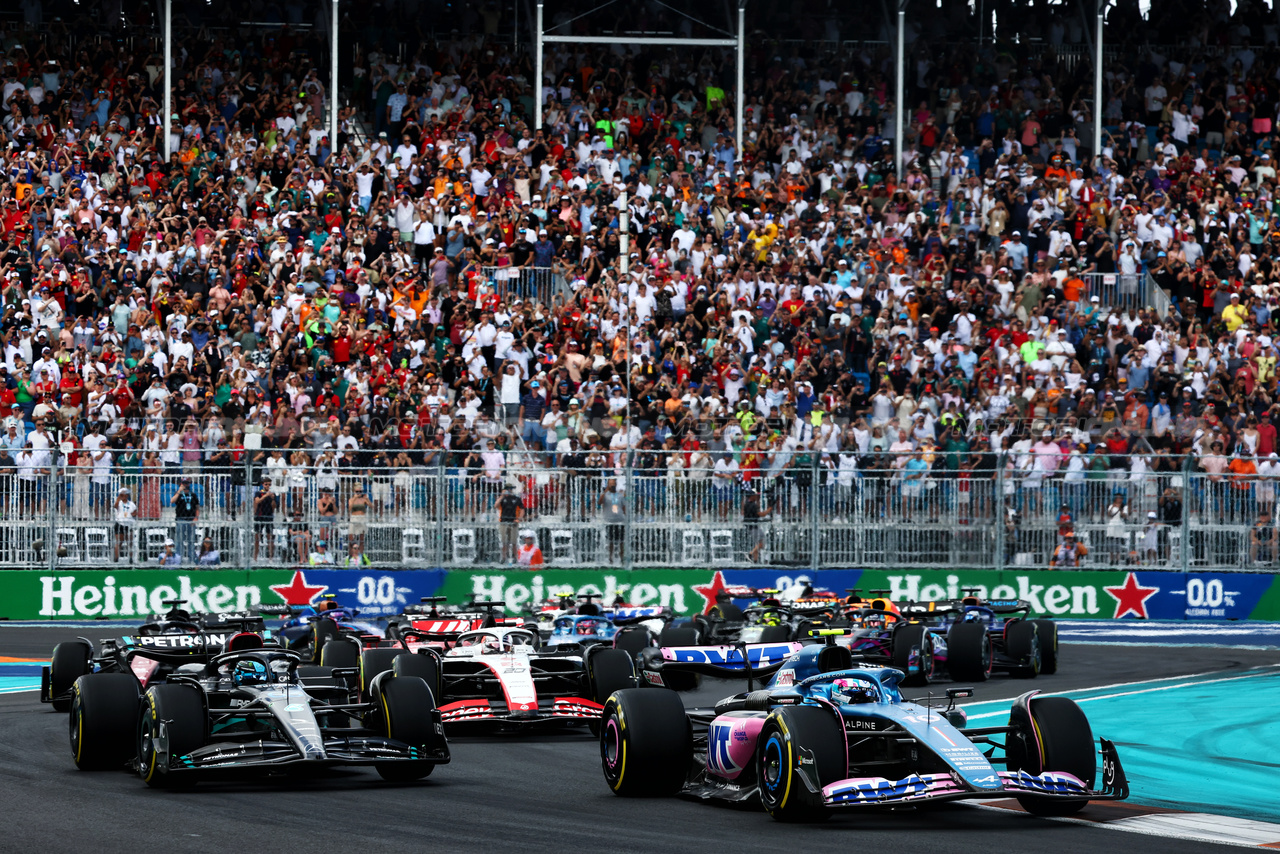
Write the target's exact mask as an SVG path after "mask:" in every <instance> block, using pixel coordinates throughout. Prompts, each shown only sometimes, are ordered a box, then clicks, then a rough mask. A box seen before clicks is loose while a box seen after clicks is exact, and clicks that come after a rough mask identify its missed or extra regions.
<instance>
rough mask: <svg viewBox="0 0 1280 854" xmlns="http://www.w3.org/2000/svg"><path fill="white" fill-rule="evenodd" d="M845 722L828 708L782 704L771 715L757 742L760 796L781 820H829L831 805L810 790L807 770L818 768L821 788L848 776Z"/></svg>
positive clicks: (767, 810) (765, 806)
mask: <svg viewBox="0 0 1280 854" xmlns="http://www.w3.org/2000/svg"><path fill="white" fill-rule="evenodd" d="M845 754H846V748H845V741H844V725H843V724H842V723H841V721H840V718H839V716H838V715H836V714H835V713H833V712H831V711H830V710H828V709H820V708H817V707H809V706H794V707H791V708H782V709H779V710H778V711H776V712H774V713H773V714H771V715H769V717H768V718H767V719H766V720H765V724H764V728H763V729H762V730H761V731H760V738H759V740H758V741H757V742H756V769H757V779H758V780H759V783H760V802H761V804H762V805H763V806H764V809H765V812H767V813H769V815H771V816H773V817H774V818H775V819H777V820H778V821H824V820H825V819H827V818H828V817H830V815H831V812H832V811H831V809H829V808H828V807H826V806H824V805H823V803H822V795H821V794H817V793H814V792H811V791H809V787H808V786H807V785H806V784H805V781H804V779H803V778H802V776H801V775H802V774H804V773H806V772H805V771H803V770H802V769H803V768H806V767H808V768H812V769H813V771H812V773H815V774H816V775H817V780H816V781H814V782H816V783H817V784H818V789H819V791H820V790H821V788H822V787H823V786H828V785H830V784H831V783H834V782H836V781H837V780H841V779H843V778H844V777H845V775H846V772H847V770H848V769H847V768H846V767H845Z"/></svg>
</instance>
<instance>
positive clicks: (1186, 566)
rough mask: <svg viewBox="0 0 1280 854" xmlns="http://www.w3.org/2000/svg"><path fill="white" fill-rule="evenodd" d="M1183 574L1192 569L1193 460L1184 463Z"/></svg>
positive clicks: (1189, 459)
mask: <svg viewBox="0 0 1280 854" xmlns="http://www.w3.org/2000/svg"><path fill="white" fill-rule="evenodd" d="M1180 551H1181V552H1182V554H1181V555H1179V557H1181V559H1182V560H1181V563H1182V572H1183V574H1184V575H1185V574H1186V573H1187V572H1188V571H1189V570H1190V569H1191V458H1190V457H1186V458H1185V459H1184V460H1183V461H1182V548H1181V550H1180Z"/></svg>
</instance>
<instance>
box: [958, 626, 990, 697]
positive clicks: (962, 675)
mask: <svg viewBox="0 0 1280 854" xmlns="http://www.w3.org/2000/svg"><path fill="white" fill-rule="evenodd" d="M991 658H992V655H991V638H990V637H988V636H987V627H986V626H984V625H983V624H981V623H956V624H955V625H953V626H952V627H951V629H950V631H948V632H947V674H948V675H949V676H950V677H951V678H952V679H953V680H955V681H956V682H986V681H987V679H988V678H989V677H990V676H991Z"/></svg>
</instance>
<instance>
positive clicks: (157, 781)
mask: <svg viewBox="0 0 1280 854" xmlns="http://www.w3.org/2000/svg"><path fill="white" fill-rule="evenodd" d="M161 721H164V722H165V730H166V732H167V733H168V736H169V758H170V760H172V759H175V758H177V757H179V756H185V755H186V754H188V753H190V752H191V751H193V750H195V749H196V748H198V747H200V746H201V745H203V744H204V743H205V741H206V740H207V735H206V729H207V727H208V724H209V716H208V714H207V713H206V712H205V708H204V697H203V696H202V694H201V691H200V689H199V688H197V687H195V686H194V685H152V686H151V687H150V688H148V689H147V693H146V694H144V695H143V696H142V706H141V710H140V712H139V713H138V740H137V746H138V747H137V749H138V775H139V776H140V777H142V780H143V782H145V783H146V784H147V785H148V786H151V787H153V788H166V789H168V788H174V787H175V786H184V785H189V784H194V783H195V778H194V777H193V776H192V775H191V774H182V773H179V774H177V775H173V774H171V773H170V772H169V768H168V767H167V766H166V765H165V764H163V763H161V762H158V761H157V756H156V749H155V748H156V740H157V739H158V738H159V737H160V722H161Z"/></svg>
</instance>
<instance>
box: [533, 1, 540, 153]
mask: <svg viewBox="0 0 1280 854" xmlns="http://www.w3.org/2000/svg"><path fill="white" fill-rule="evenodd" d="M536 16H537V21H536V26H535V27H534V33H533V53H534V59H533V100H534V105H533V117H534V118H533V124H534V127H533V129H534V131H535V132H537V131H538V130H540V129H541V128H542V0H538V11H537V13H536Z"/></svg>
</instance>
